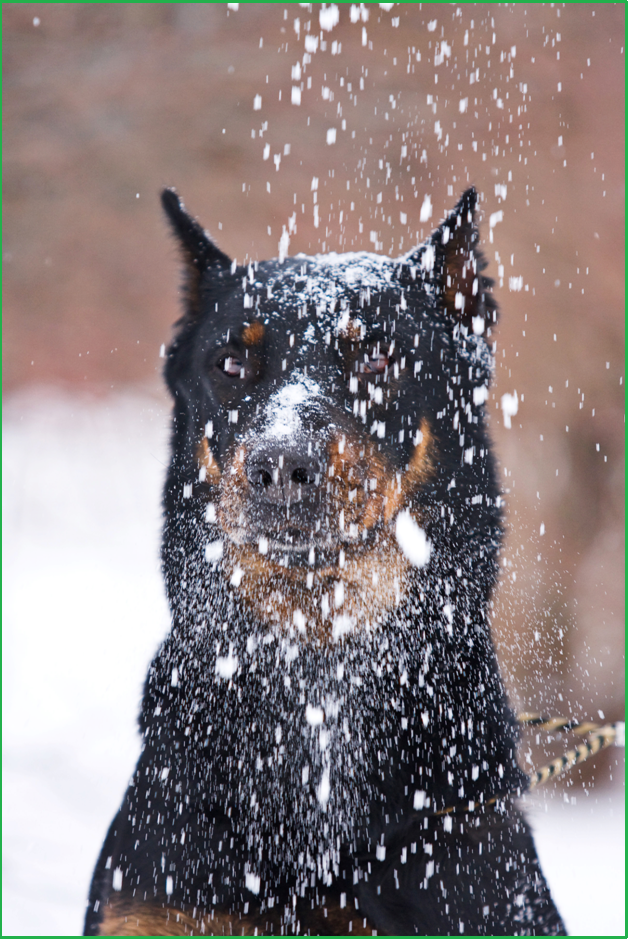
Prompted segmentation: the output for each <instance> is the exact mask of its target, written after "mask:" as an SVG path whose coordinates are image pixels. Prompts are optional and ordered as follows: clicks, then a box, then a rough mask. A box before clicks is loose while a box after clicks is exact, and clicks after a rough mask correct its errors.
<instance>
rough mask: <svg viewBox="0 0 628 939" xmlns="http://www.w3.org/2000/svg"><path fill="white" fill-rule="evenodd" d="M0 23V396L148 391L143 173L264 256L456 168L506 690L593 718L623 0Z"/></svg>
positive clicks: (373, 241) (109, 11)
mask: <svg viewBox="0 0 628 939" xmlns="http://www.w3.org/2000/svg"><path fill="white" fill-rule="evenodd" d="M229 7H231V8H232V9H229ZM236 7H238V9H234V8H236ZM382 7H385V9H382ZM336 19H338V20H339V21H338V22H337V23H336V22H335V21H336ZM3 24H4V47H5V55H4V161H5V162H4V222H5V225H4V234H5V241H4V249H3V251H4V253H3V270H4V382H5V395H6V398H7V400H9V401H10V400H11V399H12V398H13V397H14V396H15V395H16V393H18V392H20V391H22V390H23V389H24V388H25V387H28V386H41V387H42V393H45V389H46V387H49V386H50V385H63V386H64V387H65V388H66V389H68V388H69V389H72V390H74V391H75V392H76V394H77V395H84V394H87V393H89V394H92V395H100V396H105V395H107V394H108V393H109V392H111V389H115V390H116V391H119V390H120V389H122V388H124V387H126V386H137V385H138V384H139V385H142V386H144V387H150V388H151V389H156V388H160V384H159V383H160V377H159V372H160V367H161V363H160V359H159V348H160V345H161V344H162V343H163V342H167V341H168V338H169V334H170V324H171V323H172V322H173V320H174V319H175V318H176V316H177V315H178V311H177V306H176V305H177V297H176V289H177V284H178V271H177V267H176V253H175V250H174V247H173V245H172V243H171V241H170V240H169V236H168V235H167V233H166V229H165V225H164V223H163V221H162V219H161V215H160V209H159V204H158V193H159V190H160V188H161V187H163V186H164V185H174V186H175V187H176V188H177V189H178V190H179V192H180V193H181V194H182V195H183V197H184V199H185V201H186V203H187V205H188V207H189V209H190V210H191V211H193V212H194V213H195V214H198V215H199V216H200V218H201V220H202V222H203V223H204V225H205V226H207V227H208V228H209V229H210V231H211V232H212V234H213V235H214V237H215V238H216V240H217V241H218V242H219V244H220V246H221V247H222V248H223V249H224V250H225V251H227V252H228V253H230V254H231V256H232V257H236V258H237V259H238V261H239V262H242V261H243V260H245V259H247V258H263V257H268V256H275V255H277V253H278V242H279V238H280V236H281V234H282V231H283V229H284V227H285V229H286V230H289V231H290V253H296V252H298V251H305V252H316V251H325V250H373V249H374V248H375V247H376V248H377V250H378V251H382V252H384V253H392V254H399V253H401V252H404V251H406V250H407V249H408V248H410V247H411V246H412V245H413V244H414V243H416V242H417V241H418V240H419V239H422V238H424V237H425V236H427V235H428V234H429V232H430V230H431V229H432V227H433V226H434V225H435V224H436V223H437V221H438V220H439V219H440V217H441V216H442V215H443V214H444V213H445V212H446V211H448V210H449V209H451V208H452V207H453V205H454V203H455V201H456V200H457V199H458V197H459V195H460V193H461V191H462V190H463V188H464V187H465V186H467V185H468V184H469V183H473V184H474V185H475V186H476V187H477V188H478V189H479V190H480V192H481V194H482V200H483V201H482V211H483V222H482V237H483V240H484V243H485V248H486V252H487V256H488V258H489V261H490V269H489V273H491V274H492V275H493V276H494V277H495V278H496V279H497V288H496V294H497V297H498V301H499V303H500V305H501V310H502V320H501V325H500V327H499V331H498V346H497V371H496V384H495V387H494V389H493V391H494V395H493V397H492V399H491V400H490V402H489V403H490V408H491V416H492V428H493V436H494V439H495V442H496V445H497V449H498V452H499V455H500V459H501V472H502V474H503V484H504V487H505V489H506V492H507V493H508V492H509V495H508V520H509V539H508V550H507V551H506V553H505V558H504V579H503V580H504V582H503V586H502V589H501V592H500V595H499V598H498V599H497V601H496V620H495V634H496V638H497V640H498V643H499V647H500V654H501V660H502V663H503V667H504V670H505V674H506V676H507V679H508V682H509V686H510V688H511V691H512V694H513V698H514V700H515V701H516V702H517V704H518V705H521V706H525V707H528V708H530V707H536V706H538V705H539V704H540V705H541V706H543V707H547V708H548V709H552V710H554V711H556V712H558V713H565V712H573V713H575V714H577V715H580V716H587V717H593V718H596V717H597V710H598V708H599V709H601V710H603V712H604V714H605V716H606V717H607V718H618V717H619V716H620V714H621V708H622V694H623V665H622V636H623V627H622V624H623V577H624V563H623V517H624V514H623V426H624V425H623V397H624V388H623V384H622V376H623V322H624V318H623V308H624V300H623V283H624V271H623V260H624V241H623V233H624V212H623V207H624V149H623V141H624V91H623V90H624V48H623V43H624V5H623V4H622V3H604V4H588V3H587V4H575V3H567V4H529V5H525V4H492V3H491V4H475V5H471V4H465V5H462V6H460V7H457V6H456V5H455V4H420V3H415V4H394V5H391V4H383V5H379V4H366V5H360V6H358V5H351V4H340V5H339V6H338V7H334V6H333V5H324V4H309V5H308V4H296V3H292V4H285V5H281V4H265V3H254V4H247V3H241V4H239V5H238V4H202V3H201V4H185V3H184V4H168V3H164V4H150V3H146V4H133V3H130V4H80V3H78V4H28V3H25V4H3ZM322 27H324V28H322ZM328 27H329V28H328ZM258 96H259V97H258ZM299 99H300V103H296V102H297V101H298V100H299ZM330 131H335V135H334V133H330ZM334 136H335V140H333V142H332V139H333V138H334ZM314 177H316V178H317V179H318V188H317V189H316V190H315V191H313V188H312V186H313V183H312V180H313V178H314ZM314 194H316V200H315V199H314ZM426 196H429V198H430V200H431V204H432V207H433V210H432V214H431V217H430V218H429V219H425V220H424V221H421V209H422V207H424V206H425V198H426ZM315 203H316V207H317V213H318V225H316V224H315V221H316V211H315V207H314V206H315ZM498 213H502V215H501V217H500V216H499V214H498ZM425 214H426V213H425V212H424V213H423V216H424V217H425ZM515 391H516V392H517V395H518V400H519V410H518V413H517V415H516V416H515V417H513V418H512V427H511V429H507V428H505V427H504V421H503V415H502V411H501V409H500V401H501V396H502V395H503V394H505V393H509V394H513V393H514V392H515ZM154 393H158V394H161V393H162V392H161V391H158V392H154ZM567 428H568V429H567ZM86 445H87V442H86ZM542 526H544V534H541V530H542ZM616 761H617V751H610V753H607V754H606V755H605V756H602V757H600V758H598V760H597V764H596V766H597V769H596V770H592V769H590V768H589V766H588V765H587V767H586V768H585V769H584V770H583V773H584V776H583V778H585V779H587V780H588V779H590V777H591V773H593V772H595V774H596V778H597V780H598V782H605V781H607V780H608V778H609V774H611V773H612V772H613V769H614V767H615V764H616Z"/></svg>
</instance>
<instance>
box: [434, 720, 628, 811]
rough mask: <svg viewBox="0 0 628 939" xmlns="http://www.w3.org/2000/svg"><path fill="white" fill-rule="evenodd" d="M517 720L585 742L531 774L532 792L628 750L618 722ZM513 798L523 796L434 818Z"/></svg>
mask: <svg viewBox="0 0 628 939" xmlns="http://www.w3.org/2000/svg"><path fill="white" fill-rule="evenodd" d="M517 720H518V722H519V723H520V724H521V725H522V726H524V727H535V728H537V729H538V730H543V731H546V732H547V733H574V734H578V736H582V737H584V738H585V739H584V740H583V741H582V743H579V744H577V746H575V747H573V748H572V749H570V750H567V751H566V752H565V753H563V754H562V756H558V757H556V759H555V760H552V761H551V763H547V764H546V765H545V766H542V767H541V768H540V769H537V770H535V771H534V772H532V773H530V774H529V778H530V785H529V787H528V791H531V790H532V789H536V788H537V787H538V786H541V785H543V783H545V782H547V780H548V779H556V778H557V777H558V776H562V774H563V773H566V772H567V771H568V770H570V769H572V767H574V766H577V765H578V764H579V763H584V762H585V760H588V759H590V757H592V756H595V754H596V753H599V752H600V751H601V750H605V749H606V748H607V747H610V746H612V745H613V744H615V745H616V746H618V747H623V746H624V727H625V725H624V722H623V721H615V722H614V723H612V724H596V723H593V722H591V721H575V720H573V719H571V718H568V717H545V716H543V715H542V714H531V713H524V714H520V715H519V716H518V718H517ZM512 795H520V793H519V792H516V793H515V792H509V793H505V794H502V795H497V796H492V798H490V799H480V801H477V802H474V801H473V800H470V801H469V802H467V803H461V804H459V805H450V806H448V807H447V808H446V809H440V811H438V812H435V813H434V814H435V815H451V814H452V813H454V812H474V811H475V810H476V809H479V808H481V807H482V806H486V805H493V804H494V803H495V802H498V801H500V800H504V799H507V798H508V797H509V796H512Z"/></svg>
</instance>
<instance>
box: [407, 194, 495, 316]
mask: <svg viewBox="0 0 628 939" xmlns="http://www.w3.org/2000/svg"><path fill="white" fill-rule="evenodd" d="M477 201H478V195H477V192H476V190H475V189H474V188H473V187H471V188H470V189H467V191H466V192H465V193H464V194H463V196H462V198H461V199H460V201H459V203H458V205H457V206H456V207H455V209H454V210H453V212H452V213H451V215H449V216H448V218H446V219H445V221H444V222H443V223H442V224H441V225H440V226H439V228H437V229H436V231H435V232H434V234H433V235H432V237H431V238H430V239H429V241H428V242H427V244H426V245H424V246H422V247H421V248H420V249H419V250H418V251H416V252H415V253H414V255H413V257H412V260H413V261H414V262H415V263H416V266H417V267H418V268H419V269H420V270H422V273H424V275H426V279H427V280H429V281H430V282H431V283H432V284H433V285H434V288H435V290H436V293H437V296H438V297H440V302H441V304H442V307H443V308H444V312H445V313H446V314H447V315H448V316H449V317H450V319H452V320H453V321H454V322H455V323H461V324H462V325H463V326H465V327H466V328H467V329H468V330H469V331H473V332H474V333H476V334H480V333H483V332H484V331H485V329H488V328H490V326H491V325H492V324H493V323H495V322H497V304H496V302H495V299H494V297H493V295H492V294H491V292H490V290H491V287H492V286H493V283H494V281H493V280H491V278H489V277H484V276H483V274H482V271H483V270H484V269H485V268H486V266H487V262H486V259H485V258H484V255H483V254H482V251H481V250H480V249H479V247H478V243H479V240H480V236H479V232H478V227H477V223H476V220H475V210H476V206H477ZM406 263H407V262H406ZM410 263H412V261H411V262H410Z"/></svg>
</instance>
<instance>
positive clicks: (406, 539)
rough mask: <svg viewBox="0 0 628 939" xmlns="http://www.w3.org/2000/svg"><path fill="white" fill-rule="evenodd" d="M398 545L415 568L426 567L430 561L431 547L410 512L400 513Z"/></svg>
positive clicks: (398, 519)
mask: <svg viewBox="0 0 628 939" xmlns="http://www.w3.org/2000/svg"><path fill="white" fill-rule="evenodd" d="M395 536H396V538H397V543H398V545H399V547H400V548H401V550H402V551H403V553H404V554H405V556H406V557H407V559H408V560H409V561H410V563H411V564H413V565H414V567H425V565H426V564H427V562H428V561H429V559H430V553H431V545H430V542H429V541H428V540H427V537H426V535H425V532H424V531H423V529H422V528H419V526H418V525H417V523H416V522H415V520H414V519H413V518H412V516H411V515H410V513H409V512H408V511H405V512H400V513H399V515H398V516H397V521H396V524H395Z"/></svg>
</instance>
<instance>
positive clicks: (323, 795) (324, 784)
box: [316, 767, 331, 805]
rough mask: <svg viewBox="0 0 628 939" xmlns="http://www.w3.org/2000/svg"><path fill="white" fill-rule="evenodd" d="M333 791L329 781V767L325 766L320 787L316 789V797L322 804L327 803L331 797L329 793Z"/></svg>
mask: <svg viewBox="0 0 628 939" xmlns="http://www.w3.org/2000/svg"><path fill="white" fill-rule="evenodd" d="M330 792H331V785H330V782H329V769H328V768H327V767H325V769H324V770H323V775H322V776H321V781H320V783H319V786H318V789H317V790H316V798H317V799H318V801H319V802H320V804H321V805H325V804H326V803H327V801H328V799H329V794H330Z"/></svg>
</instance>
